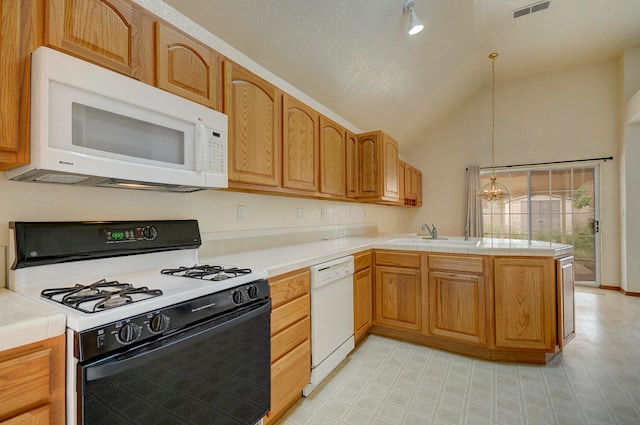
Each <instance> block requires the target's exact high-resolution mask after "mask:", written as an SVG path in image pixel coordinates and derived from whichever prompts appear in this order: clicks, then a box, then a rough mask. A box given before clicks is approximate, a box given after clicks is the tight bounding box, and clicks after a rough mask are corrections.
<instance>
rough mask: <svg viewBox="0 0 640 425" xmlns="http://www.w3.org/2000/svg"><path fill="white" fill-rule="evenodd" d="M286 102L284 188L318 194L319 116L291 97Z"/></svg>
mask: <svg viewBox="0 0 640 425" xmlns="http://www.w3.org/2000/svg"><path fill="white" fill-rule="evenodd" d="M282 99H283V100H282V110H283V113H282V114H283V122H284V128H283V129H282V187H286V188H289V189H300V190H307V191H310V192H316V191H317V190H318V164H319V159H318V143H319V141H318V119H319V115H318V113H317V112H316V111H314V110H313V109H311V108H310V107H308V106H307V105H305V104H304V103H302V102H300V101H298V100H296V99H294V98H293V97H291V96H289V95H287V94H285V95H283V96H282Z"/></svg>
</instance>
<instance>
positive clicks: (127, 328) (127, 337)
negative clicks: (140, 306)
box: [118, 323, 142, 344]
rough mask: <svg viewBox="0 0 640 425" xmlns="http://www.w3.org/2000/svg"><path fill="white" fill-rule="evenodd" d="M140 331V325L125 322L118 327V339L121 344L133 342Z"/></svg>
mask: <svg viewBox="0 0 640 425" xmlns="http://www.w3.org/2000/svg"><path fill="white" fill-rule="evenodd" d="M141 333H142V329H141V328H140V326H138V325H136V324H135V323H127V324H125V325H124V326H122V328H121V329H120V332H118V339H119V340H120V342H121V343H123V344H131V343H132V342H134V341H135V340H136V339H138V337H139V336H140V334H141Z"/></svg>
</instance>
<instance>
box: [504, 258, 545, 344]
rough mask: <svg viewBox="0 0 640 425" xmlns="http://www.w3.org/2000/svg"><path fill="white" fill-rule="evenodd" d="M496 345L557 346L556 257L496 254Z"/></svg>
mask: <svg viewBox="0 0 640 425" xmlns="http://www.w3.org/2000/svg"><path fill="white" fill-rule="evenodd" d="M494 268H495V278H494V290H495V333H496V335H495V346H496V347H502V348H521V349H542V350H552V349H553V347H554V346H555V345H556V333H557V328H556V285H555V263H554V259H553V258H547V257H544V258H532V257H527V258H524V257H519V258H514V257H496V258H495V259H494Z"/></svg>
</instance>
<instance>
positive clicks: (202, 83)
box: [155, 21, 222, 110]
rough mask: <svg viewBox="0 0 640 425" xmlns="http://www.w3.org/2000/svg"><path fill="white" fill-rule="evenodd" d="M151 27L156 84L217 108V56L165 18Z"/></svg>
mask: <svg viewBox="0 0 640 425" xmlns="http://www.w3.org/2000/svg"><path fill="white" fill-rule="evenodd" d="M155 29H156V38H155V40H156V55H157V67H156V71H157V84H158V87H160V88H161V89H164V90H167V91H169V92H172V93H175V94H177V95H179V96H182V97H184V98H187V99H190V100H193V101H194V102H198V103H201V104H203V105H206V106H208V107H210V108H213V109H216V110H220V109H221V108H220V106H221V105H220V99H219V92H220V89H219V86H220V84H221V81H222V79H221V78H220V74H221V72H220V71H221V64H222V60H221V56H220V55H219V54H218V53H217V52H216V51H215V50H213V49H211V48H209V47H208V46H206V45H204V44H202V43H200V42H199V41H197V40H195V39H193V38H192V37H189V36H187V35H186V34H184V33H182V32H181V31H180V30H178V29H176V28H174V27H172V26H171V25H168V24H167V23H165V22H162V21H157V22H156V23H155Z"/></svg>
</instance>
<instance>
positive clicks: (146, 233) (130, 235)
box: [104, 226, 158, 243]
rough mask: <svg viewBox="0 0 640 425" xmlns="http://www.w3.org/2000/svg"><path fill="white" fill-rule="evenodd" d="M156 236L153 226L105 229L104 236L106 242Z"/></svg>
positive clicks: (136, 239)
mask: <svg viewBox="0 0 640 425" xmlns="http://www.w3.org/2000/svg"><path fill="white" fill-rule="evenodd" d="M157 237H158V229H156V228H155V227H154V226H143V227H132V228H128V229H127V228H125V229H105V231H104V238H105V241H106V242H107V243H117V242H136V241H140V240H145V241H152V240H154V239H155V238H157Z"/></svg>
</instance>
